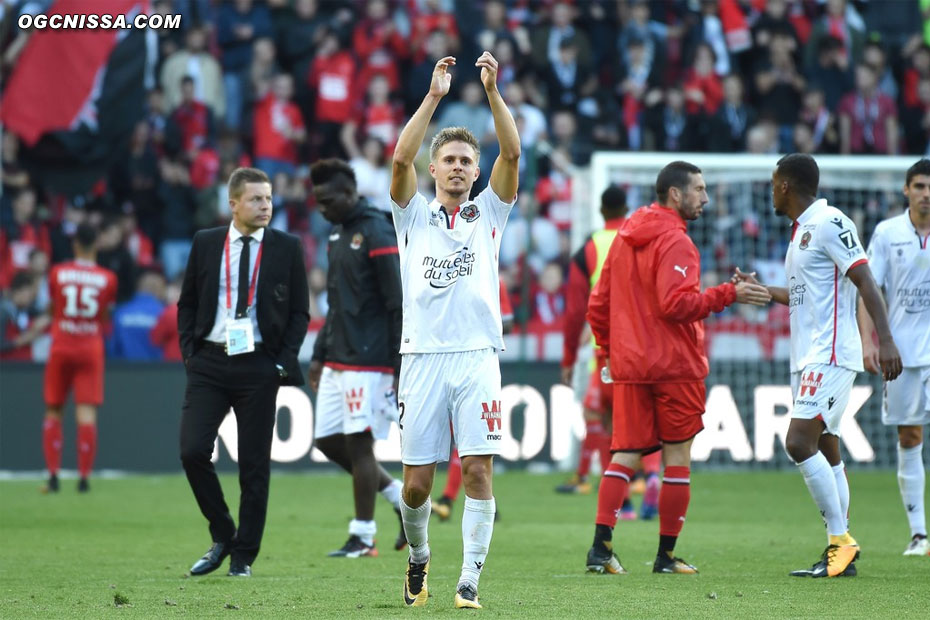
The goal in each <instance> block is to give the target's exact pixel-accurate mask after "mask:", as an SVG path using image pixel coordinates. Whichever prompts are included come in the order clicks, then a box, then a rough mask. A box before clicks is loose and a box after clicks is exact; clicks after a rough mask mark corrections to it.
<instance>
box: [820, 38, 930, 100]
mask: <svg viewBox="0 0 930 620" xmlns="http://www.w3.org/2000/svg"><path fill="white" fill-rule="evenodd" d="M819 45H820V46H819V47H818V49H817V59H816V63H815V64H814V65H813V66H810V67H808V69H807V77H808V81H809V82H810V83H811V86H813V87H815V88H820V89H821V90H823V94H824V97H825V100H826V104H827V107H828V108H830V109H831V110H835V109H836V106H838V105H839V103H840V99H842V98H843V95H845V94H846V93H848V92H849V91H851V90H852V89H853V77H852V65H851V64H850V63H849V57H848V56H847V55H846V50H845V48H844V47H843V42H842V41H841V40H839V39H837V38H836V37H824V38H823V39H821V41H820V44H819ZM928 64H930V63H928Z"/></svg>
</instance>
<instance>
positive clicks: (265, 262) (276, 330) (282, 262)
mask: <svg viewBox="0 0 930 620" xmlns="http://www.w3.org/2000/svg"><path fill="white" fill-rule="evenodd" d="M228 232H229V227H228V226H221V227H219V228H210V229H208V230H201V231H199V232H198V233H197V234H196V235H194V240H193V242H192V244H191V253H190V258H188V260H187V270H186V271H185V272H184V283H183V284H182V286H181V297H180V299H179V300H178V333H179V335H180V341H181V354H182V355H183V356H184V360H185V361H186V360H188V359H189V358H190V357H191V356H193V355H194V354H195V353H196V352H197V350H198V349H199V348H200V347H201V346H202V345H203V340H204V338H206V337H207V335H209V333H210V331H211V330H212V329H213V323H214V321H215V320H216V306H217V303H218V300H219V294H220V261H221V260H222V257H223V244H224V242H225V241H226V234H227V233H228ZM262 243H263V245H264V248H263V249H262V259H261V266H260V267H259V271H258V285H257V290H256V291H255V297H256V299H257V300H258V303H257V305H256V311H257V312H258V317H257V318H258V329H259V331H260V332H261V335H262V342H263V343H264V347H265V349H266V350H267V351H268V352H269V353H270V354H271V356H272V357H273V358H274V359H275V361H276V362H277V363H278V364H280V365H281V366H282V367H283V368H284V370H286V371H287V377H286V378H285V379H283V380H282V382H281V383H282V385H303V382H304V379H303V372H302V371H301V369H300V364H299V363H298V362H297V352H298V351H299V350H300V345H301V344H302V343H303V341H304V338H305V337H306V335H307V324H308V323H309V322H310V308H309V306H310V292H309V290H308V288H307V271H306V268H305V267H304V260H303V250H302V248H301V246H300V240H299V239H298V238H297V237H295V236H293V235H289V234H287V233H284V232H281V231H279V230H274V229H273V228H266V229H265V236H264V239H263V241H262Z"/></svg>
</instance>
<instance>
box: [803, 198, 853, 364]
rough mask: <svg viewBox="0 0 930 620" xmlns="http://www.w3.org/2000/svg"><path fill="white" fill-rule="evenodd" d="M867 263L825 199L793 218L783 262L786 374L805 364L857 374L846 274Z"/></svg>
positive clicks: (850, 289) (844, 220) (849, 225)
mask: <svg viewBox="0 0 930 620" xmlns="http://www.w3.org/2000/svg"><path fill="white" fill-rule="evenodd" d="M867 260H868V259H866V255H865V250H864V249H863V247H862V243H861V242H860V241H859V235H858V233H857V232H856V226H855V224H853V223H852V220H850V219H849V218H848V217H846V216H845V215H843V213H842V212H841V211H840V210H839V209H837V208H836V207H831V206H830V205H828V204H827V201H826V200H825V199H820V200H817V201H815V202H814V203H813V204H812V205H811V206H809V207H808V208H807V210H806V211H804V213H802V214H801V217H799V218H798V220H797V222H796V226H795V229H794V232H793V233H792V235H791V243H790V244H789V245H788V254H787V256H785V272H786V273H787V275H788V307H789V313H790V315H791V372H799V371H801V370H803V369H804V367H805V366H807V365H808V364H835V365H836V366H842V367H843V368H848V369H850V370H854V371H856V372H862V370H863V367H862V342H861V341H860V339H859V327H858V325H857V324H856V295H857V291H856V286H855V285H854V284H853V283H852V281H851V280H850V279H849V278H847V277H846V273H847V272H848V271H849V270H850V269H851V268H853V267H855V266H857V265H858V264H860V263H864V262H867Z"/></svg>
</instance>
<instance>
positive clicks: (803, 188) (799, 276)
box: [737, 153, 901, 577]
mask: <svg viewBox="0 0 930 620" xmlns="http://www.w3.org/2000/svg"><path fill="white" fill-rule="evenodd" d="M819 183H820V170H819V168H818V167H817V162H815V161H814V158H813V157H811V156H810V155H806V154H800V153H795V154H792V155H786V156H785V157H782V158H781V159H780V160H779V161H778V164H777V165H776V167H775V171H774V172H773V174H772V201H773V204H774V207H775V213H777V214H778V215H784V216H787V217H789V218H791V220H792V221H793V222H794V225H793V227H792V232H791V243H790V244H789V246H788V253H787V255H786V257H785V271H786V275H787V276H788V287H787V288H784V287H773V286H770V287H768V289H769V292H770V293H771V295H772V299H774V300H775V301H777V302H779V303H782V304H785V305H786V306H788V307H789V308H790V310H789V313H790V322H791V387H792V391H793V394H794V408H793V410H792V413H791V422H790V424H789V426H788V434H787V436H786V438H785V448H786V450H787V452H788V455H789V456H790V457H791V458H792V459H793V460H794V462H795V463H797V465H798V469H800V470H801V474H802V475H803V476H804V482H805V483H806V484H807V488H808V490H809V491H810V494H811V496H812V497H813V499H814V502H815V503H816V504H817V507H818V508H819V509H820V513H821V514H822V515H823V518H824V520H825V521H826V524H827V536H828V544H827V548H826V550H825V551H824V552H823V556H822V558H821V560H820V561H819V562H817V563H816V564H814V566H813V567H812V568H811V569H810V570H809V571H808V570H804V571H795V572H794V573H792V574H794V575H797V576H812V577H837V576H840V575H844V574H845V575H847V576H849V575H853V574H855V571H854V569H849V566H850V564H851V563H852V562H853V560H855V559H856V558H857V557H858V556H859V545H858V543H857V542H856V541H855V539H854V538H853V537H852V536H851V535H850V534H849V527H848V522H847V515H848V510H849V483H848V482H847V480H846V472H845V467H844V466H843V462H842V460H841V456H840V445H839V433H840V422H841V420H842V417H843V413H844V411H845V410H846V405H847V403H848V402H849V394H850V391H851V390H852V384H853V379H855V377H856V373H857V372H861V371H862V348H861V345H860V341H859V332H858V328H857V325H856V291H857V290H858V291H859V294H860V295H862V299H863V301H864V303H865V307H866V309H867V310H868V312H869V314H870V315H871V316H872V317H873V319H874V322H875V325H876V327H877V331H878V335H879V360H880V362H879V363H880V365H881V368H882V372H883V375H884V378H885V380H886V381H892V380H893V379H895V378H896V377H897V376H898V375H899V374H900V373H901V356H900V355H899V354H898V349H897V347H896V346H895V343H894V340H893V339H892V337H891V330H890V328H889V327H888V316H887V313H886V311H885V304H884V302H883V301H882V297H881V292H880V291H879V289H878V286H877V285H876V284H875V280H874V279H873V278H872V273H871V271H870V270H869V265H868V260H867V259H866V256H865V251H864V250H863V248H862V243H861V242H860V241H859V235H858V234H857V232H856V226H855V224H853V222H852V220H850V219H849V218H848V217H846V215H844V214H843V212H842V211H840V210H839V209H837V208H835V207H832V206H830V205H828V204H827V201H826V200H825V199H823V198H821V199H819V200H818V199H816V195H817V190H818V185H819ZM737 275H738V276H741V277H745V278H747V279H751V280H754V278H748V277H747V276H745V274H742V272H740V271H737ZM847 569H849V570H847Z"/></svg>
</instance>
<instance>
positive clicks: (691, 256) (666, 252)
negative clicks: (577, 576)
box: [587, 161, 771, 574]
mask: <svg viewBox="0 0 930 620" xmlns="http://www.w3.org/2000/svg"><path fill="white" fill-rule="evenodd" d="M656 195H657V199H658V201H657V202H655V203H653V204H651V205H649V206H648V207H645V208H642V209H639V210H638V211H636V212H635V213H634V214H633V215H632V216H631V217H630V218H629V220H627V222H626V223H625V224H624V225H623V227H622V228H621V229H620V232H619V233H618V234H617V236H616V238H615V239H614V241H613V243H612V244H611V247H610V251H609V252H608V254H607V260H606V261H605V263H604V267H603V270H602V272H601V277H600V279H599V280H598V282H597V285H596V286H595V287H594V291H593V292H592V293H591V300H590V302H589V304H588V323H590V325H591V330H592V331H593V332H594V338H595V341H596V342H597V344H598V346H600V347H603V348H606V349H607V350H608V361H607V367H608V368H609V369H610V376H611V378H612V380H613V383H614V400H613V437H612V441H611V446H610V450H611V452H613V458H612V459H611V463H610V466H609V467H608V468H607V471H606V472H604V476H603V478H602V479H601V485H600V489H599V490H598V504H597V518H596V520H595V524H596V525H595V534H594V544H593V546H592V547H591V550H590V551H589V552H588V558H587V568H588V570H589V571H591V572H597V573H605V572H606V573H612V574H619V573H623V572H625V571H624V569H623V567H622V566H621V565H620V561H619V560H618V559H617V556H616V555H615V554H614V553H613V544H612V538H613V527H614V526H615V525H616V523H617V516H616V514H617V508H619V507H620V503H621V501H622V500H623V497H624V496H625V495H626V493H627V487H628V485H629V482H630V479H631V478H632V477H633V471H634V469H633V468H634V467H636V464H637V462H638V461H639V458H640V456H641V455H643V454H650V453H652V452H655V451H656V450H659V449H661V450H662V452H663V461H664V464H665V475H664V478H663V480H662V490H661V491H660V493H659V550H658V553H657V554H656V559H655V563H654V565H653V568H652V572H654V573H691V574H693V573H696V572H697V569H696V568H695V567H693V566H691V565H690V564H688V563H687V562H685V561H684V560H682V559H680V558H676V557H675V556H674V549H675V543H676V541H677V539H678V534H679V533H680V532H681V526H682V524H683V523H684V520H685V513H686V512H687V510H688V502H689V500H690V498H691V487H690V482H691V442H692V441H693V440H694V437H695V435H697V434H698V433H699V432H700V431H701V430H702V429H703V428H704V425H703V422H702V421H701V415H702V414H703V413H704V403H705V395H706V388H705V385H704V380H705V378H706V377H707V372H708V365H707V357H706V355H705V353H704V326H703V324H702V323H701V321H702V320H703V319H705V318H706V317H707V316H708V315H709V314H710V313H711V312H720V311H721V310H723V309H724V308H726V307H727V306H729V305H731V304H732V303H734V302H740V303H750V304H754V305H760V306H761V305H764V304H766V303H768V302H769V300H771V295H770V294H769V292H768V291H767V290H766V289H765V287H763V286H760V285H757V284H750V283H748V282H740V283H738V284H735V285H734V284H732V283H730V282H727V283H725V284H721V285H719V286H715V287H713V288H709V289H707V290H705V291H703V292H702V291H701V263H700V255H699V254H698V250H697V248H696V247H695V245H694V243H693V242H692V241H691V239H690V238H689V237H688V233H687V222H688V221H689V220H696V219H697V218H699V217H700V216H701V213H702V211H703V209H704V205H705V204H707V202H708V199H707V187H706V185H705V183H704V178H703V176H702V174H701V169H700V168H698V167H697V166H695V165H693V164H690V163H687V162H683V161H675V162H672V163H670V164H668V165H667V166H666V167H665V168H663V169H662V171H661V172H660V173H659V176H658V178H657V179H656Z"/></svg>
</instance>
